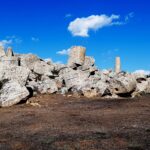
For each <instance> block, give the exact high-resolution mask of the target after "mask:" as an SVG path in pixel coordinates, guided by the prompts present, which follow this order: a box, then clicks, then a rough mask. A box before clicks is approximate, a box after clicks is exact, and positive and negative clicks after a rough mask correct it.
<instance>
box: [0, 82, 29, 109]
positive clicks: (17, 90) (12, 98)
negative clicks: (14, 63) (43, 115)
mask: <svg viewBox="0 0 150 150" xmlns="http://www.w3.org/2000/svg"><path fill="white" fill-rule="evenodd" d="M0 86H1V87H0V107H9V106H13V105H15V104H17V103H19V102H20V101H21V100H23V99H26V98H27V97H28V95H29V92H28V90H27V88H26V87H25V86H21V85H20V84H19V83H18V82H15V81H12V80H10V81H8V80H1V81H0Z"/></svg>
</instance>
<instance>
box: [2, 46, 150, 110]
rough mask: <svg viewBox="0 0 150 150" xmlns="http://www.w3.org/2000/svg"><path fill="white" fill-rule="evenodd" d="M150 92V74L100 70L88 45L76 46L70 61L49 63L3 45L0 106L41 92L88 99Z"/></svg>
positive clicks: (12, 103)
mask: <svg viewBox="0 0 150 150" xmlns="http://www.w3.org/2000/svg"><path fill="white" fill-rule="evenodd" d="M149 93H150V76H146V75H143V74H138V73H126V72H121V67H120V58H116V69H115V71H114V72H113V71H111V70H100V69H98V68H97V67H96V66H95V59H94V58H93V57H90V56H86V48H84V47H81V46H74V47H72V48H71V51H70V54H69V60H68V64H66V65H65V64H55V63H52V62H46V61H44V60H42V59H41V58H39V57H37V56H36V55H33V54H15V53H14V52H13V50H12V49H11V48H8V49H7V52H6V53H5V51H4V48H3V47H0V107H9V106H12V105H15V104H17V103H19V102H21V101H22V100H27V99H28V98H30V97H32V96H36V95H38V94H62V95H68V94H69V95H72V96H78V97H80V96H85V97H87V98H91V97H100V98H120V97H130V98H132V97H135V96H139V95H142V94H149Z"/></svg>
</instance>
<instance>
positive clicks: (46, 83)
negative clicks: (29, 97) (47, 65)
mask: <svg viewBox="0 0 150 150" xmlns="http://www.w3.org/2000/svg"><path fill="white" fill-rule="evenodd" d="M27 87H30V88H31V89H32V90H33V91H34V92H37V93H41V94H46V93H49V94H52V93H55V92H57V91H58V87H59V85H58V83H57V82H56V81H55V80H54V79H50V78H49V77H47V76H42V77H41V79H40V80H38V81H34V80H33V81H28V84H27Z"/></svg>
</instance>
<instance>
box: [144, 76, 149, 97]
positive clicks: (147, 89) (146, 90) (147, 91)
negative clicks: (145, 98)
mask: <svg viewBox="0 0 150 150" xmlns="http://www.w3.org/2000/svg"><path fill="white" fill-rule="evenodd" d="M147 81H148V84H147V88H146V89H145V93H147V94H150V78H148V79H147Z"/></svg>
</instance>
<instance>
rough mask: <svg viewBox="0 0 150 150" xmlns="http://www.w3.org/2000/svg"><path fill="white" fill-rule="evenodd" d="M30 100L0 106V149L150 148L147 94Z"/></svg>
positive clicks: (149, 99) (122, 149) (103, 149)
mask: <svg viewBox="0 0 150 150" xmlns="http://www.w3.org/2000/svg"><path fill="white" fill-rule="evenodd" d="M30 102H32V103H31V104H32V105H37V106H32V105H31V104H18V105H16V106H13V107H10V108H1V109H0V150H150V96H143V97H140V98H136V99H120V100H118V99H108V100H104V99H99V98H96V99H85V98H73V97H63V96H61V95H40V96H37V97H33V98H31V99H30ZM38 104H39V105H38Z"/></svg>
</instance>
